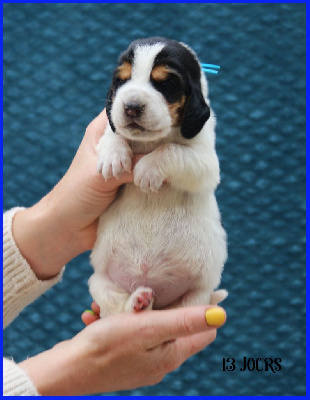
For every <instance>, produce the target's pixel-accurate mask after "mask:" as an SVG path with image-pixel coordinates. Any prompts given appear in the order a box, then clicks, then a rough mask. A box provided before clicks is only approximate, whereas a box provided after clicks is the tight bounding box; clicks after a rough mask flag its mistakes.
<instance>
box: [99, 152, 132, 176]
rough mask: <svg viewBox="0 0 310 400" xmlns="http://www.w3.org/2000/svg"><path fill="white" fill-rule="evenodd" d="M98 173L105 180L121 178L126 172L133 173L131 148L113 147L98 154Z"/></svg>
mask: <svg viewBox="0 0 310 400" xmlns="http://www.w3.org/2000/svg"><path fill="white" fill-rule="evenodd" d="M98 156H99V159H98V163H97V169H98V172H101V173H102V175H103V177H104V179H105V180H108V179H110V178H112V177H115V178H119V177H120V176H121V175H122V174H123V173H124V172H131V163H132V151H131V148H130V147H129V146H123V145H120V146H113V147H109V148H108V147H107V148H104V149H102V148H101V149H100V150H99V152H98Z"/></svg>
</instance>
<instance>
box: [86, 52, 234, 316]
mask: <svg viewBox="0 0 310 400" xmlns="http://www.w3.org/2000/svg"><path fill="white" fill-rule="evenodd" d="M149 47H150V48H148V49H145V48H144V49H143V50H142V49H140V50H139V51H138V55H137V57H136V54H135V61H134V68H133V71H134V72H133V79H131V80H129V82H127V83H126V84H124V85H123V86H122V87H121V88H120V89H119V90H118V91H117V94H116V98H115V100H114V103H113V107H112V119H113V122H114V123H115V127H116V133H114V132H113V131H112V129H111V128H110V126H108V128H107V129H106V132H105V134H104V135H103V137H102V138H101V139H100V141H99V144H98V146H97V151H98V157H99V161H98V169H99V171H101V172H102V174H103V176H104V178H105V179H109V178H111V177H112V176H116V177H117V176H119V175H120V174H122V173H123V172H124V171H129V170H130V169H131V158H132V153H135V154H138V153H140V154H141V153H143V154H146V155H145V156H144V157H143V158H142V159H141V160H140V161H139V162H138V163H137V164H136V166H135V168H134V183H130V184H126V185H125V186H124V187H122V188H121V189H120V192H119V194H118V197H117V198H116V200H115V201H114V202H113V203H112V204H111V206H110V207H109V209H108V210H106V211H105V212H104V214H103V215H102V216H101V218H100V221H99V226H98V233H97V241H96V243H95V246H94V248H93V251H92V253H91V262H92V265H93V267H94V270H95V273H94V274H93V275H92V276H91V278H90V280H89V288H90V293H91V295H92V296H93V298H94V300H95V301H96V302H97V303H98V305H99V306H100V309H101V316H106V315H110V314H114V313H118V312H122V311H128V310H133V304H134V301H135V299H136V297H135V296H137V291H138V293H140V292H141V288H142V290H143V289H144V290H145V291H150V290H153V291H154V294H155V302H154V306H155V307H159V308H170V307H179V306H184V305H190V304H209V303H210V304H216V303H218V302H219V301H222V300H223V299H224V298H225V297H226V295H227V292H226V291H224V290H222V291H217V292H214V289H215V288H217V287H218V285H219V283H220V279H221V273H222V269H223V266H224V263H225V260H226V257H227V251H226V233H225V231H224V229H223V228H222V225H221V222H220V214H219V210H218V206H217V203H216V199H215V195H214V191H215V189H216V187H217V185H218V184H219V181H220V175H219V162H218V158H217V155H216V151H215V124H216V120H215V116H214V113H213V111H212V110H211V116H210V118H209V120H208V121H207V122H206V124H205V125H204V127H203V129H202V130H201V132H200V133H199V134H198V135H197V136H195V137H194V138H193V139H190V140H188V139H185V138H183V137H182V136H181V134H180V129H179V128H171V118H170V114H169V111H168V108H167V105H166V102H165V101H164V99H163V96H162V95H161V94H160V93H158V92H157V91H156V90H155V89H154V88H153V87H152V86H151V85H150V84H149V82H148V80H147V79H144V80H143V79H141V80H139V81H138V76H140V75H143V74H144V77H145V76H146V75H148V76H150V70H149V68H151V66H152V65H153V60H154V57H155V56H156V54H158V52H159V51H160V50H161V48H160V46H157V47H156V46H149ZM137 71H139V74H138V73H137ZM145 71H146V72H145ZM136 74H137V76H136ZM203 80H204V81H205V77H203V78H202V81H203ZM202 89H203V91H204V93H205V95H207V85H206V83H202ZM130 96H136V97H138V98H139V101H141V99H142V100H143V101H145V104H146V106H145V107H146V108H145V115H144V116H143V118H144V120H143V122H142V123H143V125H144V126H145V127H146V132H147V133H144V132H138V133H137V135H136V136H135V135H134V134H133V133H132V132H131V131H130V130H126V118H125V117H124V112H123V105H124V102H126V101H128V98H129V97H130ZM139 291H140V292H139ZM182 291H183V292H182ZM180 293H181V294H182V296H181V297H179V298H178V295H179V294H180ZM174 294H175V298H174ZM172 298H173V301H172V302H169V301H168V300H171V299H172ZM165 299H166V301H165ZM167 302H168V303H167ZM152 303H153V302H152ZM152 303H151V305H150V307H151V306H152ZM156 304H157V306H156Z"/></svg>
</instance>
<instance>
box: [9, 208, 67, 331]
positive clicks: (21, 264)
mask: <svg viewBox="0 0 310 400" xmlns="http://www.w3.org/2000/svg"><path fill="white" fill-rule="evenodd" d="M21 209H22V208H20V207H16V208H13V209H11V210H9V211H7V212H6V213H4V215H3V328H5V327H7V326H8V325H9V324H10V323H11V322H12V321H13V319H14V318H15V317H16V316H17V315H18V314H19V313H20V312H21V311H22V309H23V308H25V307H26V306H27V305H28V304H30V303H32V302H33V301H34V300H35V299H37V298H38V297H39V296H40V295H41V294H43V293H44V292H46V291H47V290H48V289H49V288H50V287H51V286H53V285H54V284H55V283H57V282H58V281H59V280H60V279H61V277H62V274H63V270H64V269H62V271H61V272H60V273H59V274H58V275H56V276H55V277H54V278H52V279H49V280H45V281H41V280H39V279H38V278H37V277H36V275H35V274H34V272H33V271H32V269H31V267H30V265H29V264H28V262H27V261H26V260H25V259H24V258H23V256H22V254H21V253H20V251H19V249H18V247H17V245H16V243H15V241H14V238H13V235H12V221H13V218H14V215H15V214H16V212H17V211H19V210H21Z"/></svg>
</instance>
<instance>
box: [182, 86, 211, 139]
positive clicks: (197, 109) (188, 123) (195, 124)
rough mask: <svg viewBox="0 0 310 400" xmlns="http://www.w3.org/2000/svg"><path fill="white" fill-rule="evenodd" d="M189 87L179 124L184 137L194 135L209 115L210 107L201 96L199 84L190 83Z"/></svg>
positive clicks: (190, 137) (189, 137)
mask: <svg viewBox="0 0 310 400" xmlns="http://www.w3.org/2000/svg"><path fill="white" fill-rule="evenodd" d="M191 89H192V90H191V93H190V94H189V96H188V97H187V101H186V104H185V110H184V115H183V120H182V124H181V134H182V136H184V137H185V138H186V139H192V138H193V137H194V136H196V135H197V134H198V133H199V132H200V131H201V129H202V127H203V126H204V124H205V123H206V122H207V121H208V119H209V117H210V108H209V106H208V105H207V104H206V102H205V99H204V98H203V95H202V93H201V89H200V85H199V86H198V85H191Z"/></svg>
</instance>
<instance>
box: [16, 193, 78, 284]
mask: <svg viewBox="0 0 310 400" xmlns="http://www.w3.org/2000/svg"><path fill="white" fill-rule="evenodd" d="M49 196H50V194H49V195H47V196H46V197H44V198H43V199H42V200H41V201H40V202H39V203H37V204H35V205H34V206H33V207H31V208H27V209H24V210H21V211H19V212H18V213H17V214H16V215H15V218H14V220H13V226H12V231H13V237H14V239H15V242H16V244H17V246H18V248H19V250H20V252H21V254H22V255H23V257H25V259H26V260H27V261H28V263H29V265H30V266H31V268H32V270H33V272H34V273H35V275H36V276H37V278H38V279H40V280H46V279H50V278H52V277H53V276H55V275H57V274H58V273H59V271H60V270H61V269H62V267H63V266H64V265H65V264H66V263H67V262H69V261H70V260H71V259H72V258H74V257H75V256H77V255H78V254H79V253H80V250H79V249H78V247H77V243H76V238H75V237H74V234H73V233H71V232H70V231H69V230H67V229H66V227H65V226H64V225H63V223H62V221H60V220H59V218H60V217H59V210H57V208H56V205H54V204H53V202H52V201H51V199H50V197H49Z"/></svg>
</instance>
